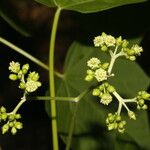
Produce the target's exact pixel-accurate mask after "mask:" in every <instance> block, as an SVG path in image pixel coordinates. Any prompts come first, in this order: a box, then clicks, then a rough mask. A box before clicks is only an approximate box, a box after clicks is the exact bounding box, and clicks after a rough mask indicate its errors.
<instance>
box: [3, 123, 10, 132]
mask: <svg viewBox="0 0 150 150" xmlns="http://www.w3.org/2000/svg"><path fill="white" fill-rule="evenodd" d="M8 130H9V125H8V124H4V125H3V126H2V134H5V133H6V132H8Z"/></svg>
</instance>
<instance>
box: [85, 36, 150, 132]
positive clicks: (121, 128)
mask: <svg viewBox="0 0 150 150" xmlns="http://www.w3.org/2000/svg"><path fill="white" fill-rule="evenodd" d="M94 46H95V47H100V48H101V50H102V51H107V52H109V54H110V62H109V63H108V62H106V63H102V62H101V61H100V59H99V58H96V57H93V58H91V59H90V60H88V61H87V66H88V70H87V75H86V77H85V80H86V81H92V80H93V79H96V81H97V82H98V83H97V84H98V86H96V87H95V88H94V89H93V91H92V95H93V96H97V97H99V98H100V103H102V104H103V105H109V104H110V103H111V102H112V100H113V97H114V98H116V100H117V101H118V103H119V105H118V110H117V112H115V113H114V114H112V113H109V114H108V117H107V119H106V125H107V127H108V130H114V129H117V130H118V132H120V133H124V132H125V125H126V121H122V119H121V110H122V108H123V107H124V108H125V109H126V111H127V115H128V117H129V118H130V119H133V120H136V114H135V113H134V112H133V111H132V110H130V109H129V107H128V105H127V104H128V103H129V102H130V103H134V104H137V109H141V110H146V109H147V108H148V106H147V105H146V104H145V100H150V94H149V93H147V92H146V91H140V92H138V95H137V96H136V97H134V98H131V99H124V98H122V97H121V96H120V95H119V94H118V93H117V91H116V89H115V87H113V86H112V85H110V84H109V83H108V82H107V80H108V77H110V76H114V73H112V69H113V66H114V63H115V61H116V59H117V58H118V57H121V56H124V57H125V58H127V59H129V60H131V61H134V60H135V59H136V56H139V55H141V52H143V49H142V47H140V46H139V45H137V44H135V45H132V46H131V47H130V44H129V42H128V41H127V40H125V39H122V37H121V36H120V37H118V38H115V37H113V36H111V35H107V34H106V33H102V34H101V35H100V36H97V37H95V38H94Z"/></svg>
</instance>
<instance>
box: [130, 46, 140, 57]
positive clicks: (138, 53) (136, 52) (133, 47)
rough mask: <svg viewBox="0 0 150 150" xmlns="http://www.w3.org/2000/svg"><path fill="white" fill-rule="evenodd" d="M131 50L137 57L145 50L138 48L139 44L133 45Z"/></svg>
mask: <svg viewBox="0 0 150 150" xmlns="http://www.w3.org/2000/svg"><path fill="white" fill-rule="evenodd" d="M131 49H132V50H134V52H135V54H137V55H140V53H141V52H143V48H142V47H140V46H138V45H137V44H136V45H133V46H132V48H131Z"/></svg>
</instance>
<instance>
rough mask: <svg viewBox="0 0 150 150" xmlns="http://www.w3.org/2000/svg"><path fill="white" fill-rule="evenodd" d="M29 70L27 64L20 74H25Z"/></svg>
mask: <svg viewBox="0 0 150 150" xmlns="http://www.w3.org/2000/svg"><path fill="white" fill-rule="evenodd" d="M28 70H29V64H25V65H23V66H22V73H23V74H26V73H27V72H28Z"/></svg>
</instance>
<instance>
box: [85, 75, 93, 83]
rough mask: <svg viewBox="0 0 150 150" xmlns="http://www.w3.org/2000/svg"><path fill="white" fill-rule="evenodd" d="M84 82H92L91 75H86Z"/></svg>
mask: <svg viewBox="0 0 150 150" xmlns="http://www.w3.org/2000/svg"><path fill="white" fill-rule="evenodd" d="M85 80H86V81H88V82H89V81H92V80H93V76H92V75H87V76H86V77H85Z"/></svg>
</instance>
